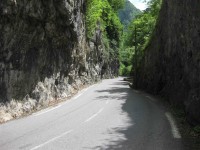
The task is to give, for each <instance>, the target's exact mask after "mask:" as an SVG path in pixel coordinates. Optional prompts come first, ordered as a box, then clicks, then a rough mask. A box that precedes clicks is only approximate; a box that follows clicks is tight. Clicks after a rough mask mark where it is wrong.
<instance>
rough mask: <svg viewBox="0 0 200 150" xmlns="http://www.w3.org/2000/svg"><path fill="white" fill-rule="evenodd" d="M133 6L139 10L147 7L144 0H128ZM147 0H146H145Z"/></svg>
mask: <svg viewBox="0 0 200 150" xmlns="http://www.w3.org/2000/svg"><path fill="white" fill-rule="evenodd" d="M129 1H130V2H131V3H132V4H133V5H135V7H137V8H138V9H140V10H145V9H146V8H147V6H146V3H145V2H144V0H129ZM147 1H148V0H147Z"/></svg>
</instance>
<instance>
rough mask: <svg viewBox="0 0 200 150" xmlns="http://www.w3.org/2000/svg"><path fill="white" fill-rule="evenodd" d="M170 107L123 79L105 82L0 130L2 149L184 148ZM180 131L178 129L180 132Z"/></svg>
mask: <svg viewBox="0 0 200 150" xmlns="http://www.w3.org/2000/svg"><path fill="white" fill-rule="evenodd" d="M165 113H166V111H165V109H164V106H162V105H160V104H159V103H158V101H157V100H156V99H154V98H152V97H151V96H149V95H147V94H145V93H142V92H138V91H133V90H132V89H130V88H129V86H128V83H127V82H124V81H123V78H117V79H109V80H103V81H102V83H99V84H96V85H93V86H91V87H89V88H88V89H85V90H82V91H81V92H80V93H79V94H78V95H77V96H74V98H72V99H71V100H69V101H67V102H64V103H61V104H60V105H59V107H58V106H57V108H55V109H51V110H49V111H45V110H43V111H42V112H38V113H36V114H33V115H31V116H28V117H26V118H23V119H19V120H16V121H11V122H8V123H6V124H3V125H1V126H0V133H1V139H0V147H1V150H8V149H15V150H36V149H38V150H43V149H45V150H48V149H49V150H50V149H56V150H63V149H67V150H68V149H70V150H78V149H107V150H110V149H119V150H122V149H123V150H132V149H133V148H134V149H137V150H145V149H148V150H169V149H170V150H179V149H180V150H182V149H183V148H182V144H181V138H180V137H178V138H177V137H174V135H173V130H174V129H173V128H172V126H170V122H169V121H168V118H167V117H166V115H165ZM177 132H178V131H177Z"/></svg>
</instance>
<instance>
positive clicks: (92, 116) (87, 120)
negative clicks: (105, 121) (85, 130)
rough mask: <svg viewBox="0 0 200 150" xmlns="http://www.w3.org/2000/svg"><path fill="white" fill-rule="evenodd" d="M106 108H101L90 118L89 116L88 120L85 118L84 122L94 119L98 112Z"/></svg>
mask: <svg viewBox="0 0 200 150" xmlns="http://www.w3.org/2000/svg"><path fill="white" fill-rule="evenodd" d="M103 109H104V108H101V109H100V110H99V111H98V112H97V113H96V114H94V115H92V116H91V117H90V118H88V119H87V120H85V121H84V122H85V123H86V122H89V121H90V120H92V119H93V118H95V117H96V116H97V115H98V114H100V113H101V112H102V111H103Z"/></svg>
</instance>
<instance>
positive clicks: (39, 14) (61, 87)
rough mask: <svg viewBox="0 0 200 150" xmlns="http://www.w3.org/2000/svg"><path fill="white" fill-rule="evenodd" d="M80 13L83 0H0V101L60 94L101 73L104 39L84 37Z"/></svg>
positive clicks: (82, 10)
mask: <svg viewBox="0 0 200 150" xmlns="http://www.w3.org/2000/svg"><path fill="white" fill-rule="evenodd" d="M84 14H85V1H84V0H1V2H0V102H6V101H10V100H11V99H17V100H22V99H23V98H24V97H25V96H26V95H27V94H29V95H30V96H31V97H33V98H35V99H36V100H38V101H39V100H41V99H51V98H52V97H55V94H54V92H55V90H57V92H56V93H57V94H58V96H60V97H62V95H63V94H64V95H65V94H69V93H68V91H69V89H70V87H72V86H73V84H75V83H76V84H77V85H81V84H87V83H90V82H93V81H97V80H99V79H100V78H101V75H102V66H103V65H104V63H105V62H103V59H102V51H103V44H102V42H101V41H93V42H90V43H91V44H89V42H88V41H87V40H86V35H85V20H84V18H85V15H84ZM96 36H101V35H98V34H97V35H96ZM98 39H101V38H100V37H98ZM90 45H94V46H93V47H92V46H90ZM105 74H106V73H105ZM46 82H48V83H46ZM42 86H46V87H44V89H45V90H42V89H41V87H42ZM55 86H56V87H55ZM39 88H40V89H39ZM34 89H35V90H34ZM33 91H34V92H33ZM49 92H50V93H49ZM48 93H49V94H48ZM41 97H43V98H41Z"/></svg>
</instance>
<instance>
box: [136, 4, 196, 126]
mask: <svg viewBox="0 0 200 150" xmlns="http://www.w3.org/2000/svg"><path fill="white" fill-rule="evenodd" d="M144 60H145V61H144V63H143V64H142V66H141V69H140V73H139V79H138V81H137V82H138V86H139V87H140V88H143V89H146V90H148V91H149V92H151V93H154V94H161V95H163V96H165V97H167V98H168V99H169V100H170V101H171V102H172V103H174V104H177V105H179V106H183V107H184V108H185V110H186V112H187V114H188V118H189V120H190V121H191V123H193V124H197V123H200V109H199V108H200V1H199V0H193V1H192V2H191V1H189V0H185V1H182V0H176V1H174V0H163V6H162V9H161V13H160V17H159V21H158V24H157V26H156V30H155V33H154V35H153V38H152V40H151V42H150V44H149V45H148V47H147V48H146V54H145V59H144Z"/></svg>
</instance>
